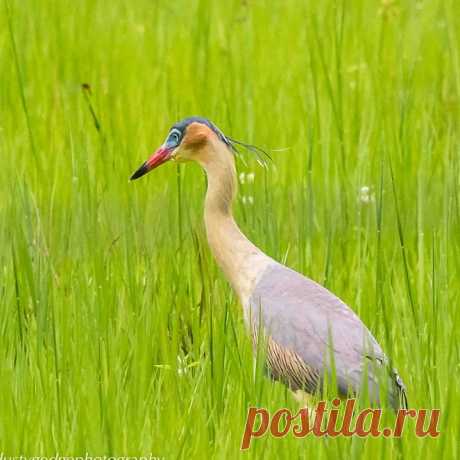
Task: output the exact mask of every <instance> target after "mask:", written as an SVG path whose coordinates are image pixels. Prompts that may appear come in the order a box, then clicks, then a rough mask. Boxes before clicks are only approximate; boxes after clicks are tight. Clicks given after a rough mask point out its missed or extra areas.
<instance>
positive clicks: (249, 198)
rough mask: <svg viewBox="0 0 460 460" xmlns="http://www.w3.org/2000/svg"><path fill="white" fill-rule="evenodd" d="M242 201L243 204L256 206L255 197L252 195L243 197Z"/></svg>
mask: <svg viewBox="0 0 460 460" xmlns="http://www.w3.org/2000/svg"><path fill="white" fill-rule="evenodd" d="M241 201H242V202H243V204H249V205H252V204H254V197H253V196H250V195H243V196H242V197H241Z"/></svg>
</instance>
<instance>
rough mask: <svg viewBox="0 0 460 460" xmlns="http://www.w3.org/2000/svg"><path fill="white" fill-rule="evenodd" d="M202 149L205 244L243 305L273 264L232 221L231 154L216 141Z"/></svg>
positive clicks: (233, 176)
mask: <svg viewBox="0 0 460 460" xmlns="http://www.w3.org/2000/svg"><path fill="white" fill-rule="evenodd" d="M205 149H206V150H207V151H205V152H203V155H202V156H201V158H200V160H199V162H200V164H201V165H202V166H203V168H204V169H205V171H206V174H207V177H208V189H207V192H206V199H205V206H204V220H205V225H206V233H207V237H208V242H209V246H210V247H211V250H212V253H213V255H214V257H215V259H216V261H217V263H218V265H219V266H220V268H221V269H222V271H223V272H224V274H225V276H226V277H227V279H228V280H229V281H230V284H231V285H232V287H233V289H234V290H235V291H236V293H237V295H238V297H239V298H240V301H241V303H242V304H243V305H244V304H246V302H247V300H248V298H249V296H250V295H251V293H252V291H253V289H254V287H255V283H256V282H257V280H258V279H259V277H260V275H261V274H262V273H263V271H264V270H265V268H266V267H267V265H268V264H270V263H271V262H273V260H272V259H271V258H270V257H268V256H267V255H265V254H264V253H263V252H262V251H261V250H260V249H259V248H257V247H256V246H255V245H254V244H253V243H251V241H249V240H248V239H247V238H246V236H245V235H243V233H242V232H241V230H240V229H239V228H238V225H237V224H236V222H235V220H234V219H233V214H232V204H233V200H234V198H235V195H236V189H237V182H236V170H235V160H234V158H233V154H232V153H231V152H230V151H229V149H228V147H227V146H226V145H225V144H224V143H222V142H221V141H220V140H217V139H216V140H213V141H212V142H210V143H209V144H208V145H207V146H206V148H205Z"/></svg>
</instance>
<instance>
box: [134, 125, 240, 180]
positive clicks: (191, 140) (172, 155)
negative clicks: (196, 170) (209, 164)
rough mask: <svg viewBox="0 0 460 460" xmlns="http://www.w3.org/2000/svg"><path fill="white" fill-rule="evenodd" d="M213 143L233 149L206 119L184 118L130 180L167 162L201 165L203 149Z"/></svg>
mask: <svg viewBox="0 0 460 460" xmlns="http://www.w3.org/2000/svg"><path fill="white" fill-rule="evenodd" d="M215 142H222V143H223V144H225V145H226V146H227V147H228V148H229V149H233V145H232V141H230V139H228V138H227V137H225V136H224V134H223V133H222V132H221V131H220V129H219V128H217V126H215V125H214V124H213V123H212V122H210V121H209V120H207V119H206V118H202V117H189V118H185V119H184V120H182V121H179V122H178V123H175V124H174V125H173V126H172V127H171V129H170V130H169V133H168V135H167V136H166V140H165V141H164V143H163V145H162V146H161V147H160V148H158V150H157V151H156V152H155V153H154V154H153V155H152V156H151V157H150V158H149V159H148V160H147V161H146V162H145V163H143V164H142V165H141V167H140V168H139V169H138V170H137V171H136V172H135V173H134V174H133V175H132V176H131V180H134V179H137V178H139V177H141V176H143V175H144V174H147V173H148V172H149V171H151V170H152V169H154V168H156V167H157V166H160V165H161V164H163V163H166V162H167V161H169V160H176V161H189V160H195V161H198V162H200V163H203V162H205V161H206V158H205V156H206V154H207V149H206V148H205V147H206V146H207V145H209V144H210V143H215Z"/></svg>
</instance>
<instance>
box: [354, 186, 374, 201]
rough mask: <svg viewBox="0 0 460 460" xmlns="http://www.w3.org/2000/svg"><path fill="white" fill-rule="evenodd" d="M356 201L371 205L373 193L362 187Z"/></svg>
mask: <svg viewBox="0 0 460 460" xmlns="http://www.w3.org/2000/svg"><path fill="white" fill-rule="evenodd" d="M358 201H359V202H360V203H363V204H369V203H373V202H374V201H375V196H374V192H372V190H371V188H370V187H369V186H368V185H363V186H362V187H361V188H360V189H359V192H358Z"/></svg>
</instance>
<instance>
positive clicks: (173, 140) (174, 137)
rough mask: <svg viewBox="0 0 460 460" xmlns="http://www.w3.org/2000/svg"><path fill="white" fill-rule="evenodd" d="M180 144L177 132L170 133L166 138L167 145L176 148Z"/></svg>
mask: <svg viewBox="0 0 460 460" xmlns="http://www.w3.org/2000/svg"><path fill="white" fill-rule="evenodd" d="M179 142H180V133H179V131H177V130H174V131H171V132H170V133H169V136H168V140H167V143H168V144H171V145H174V146H177V145H179Z"/></svg>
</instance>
